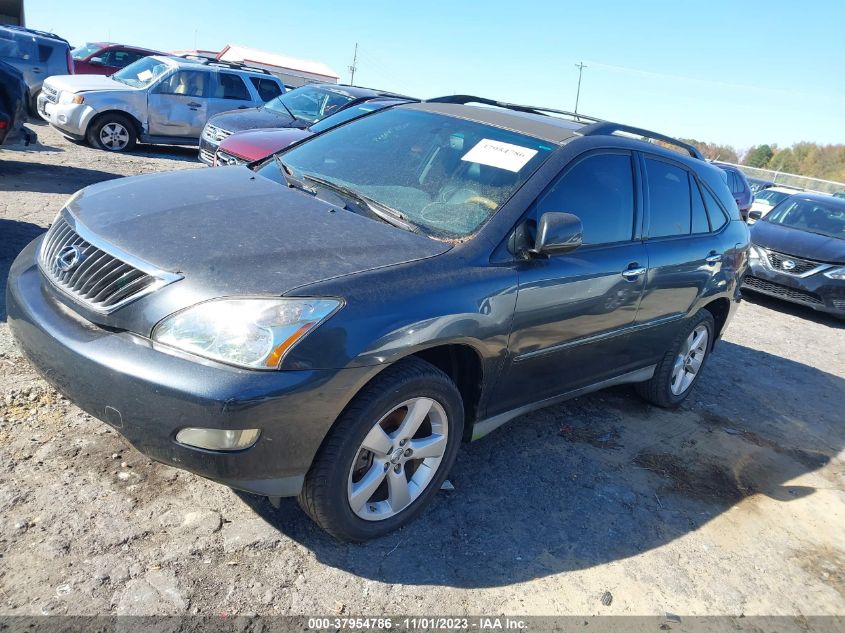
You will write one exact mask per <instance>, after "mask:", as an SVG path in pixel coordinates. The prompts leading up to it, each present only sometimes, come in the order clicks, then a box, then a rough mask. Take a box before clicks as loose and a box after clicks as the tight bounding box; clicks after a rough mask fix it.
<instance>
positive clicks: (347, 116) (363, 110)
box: [308, 101, 391, 134]
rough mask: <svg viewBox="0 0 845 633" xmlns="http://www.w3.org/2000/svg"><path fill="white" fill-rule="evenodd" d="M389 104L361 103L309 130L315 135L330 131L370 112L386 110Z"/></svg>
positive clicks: (328, 117)
mask: <svg viewBox="0 0 845 633" xmlns="http://www.w3.org/2000/svg"><path fill="white" fill-rule="evenodd" d="M388 105H391V104H390V103H389V102H388V103H384V102H382V103H370V102H368V101H365V102H364V103H360V104H358V105H354V106H350V107H348V108H346V109H345V110H341V111H340V112H336V113H335V114H333V115H331V116H327V117H326V118H325V119H323V120H322V121H320V122H319V123H315V124H314V125H312V126H311V127H310V128H308V129H309V130H311V131H312V132H314V133H315V134H316V133H318V132H322V131H323V130H328V129H329V128H331V127H335V126H337V125H340V124H341V123H345V122H346V121H350V120H352V119H356V118H358V117H359V116H364V115H365V114H367V113H369V112H374V111H375V110H380V109H381V108H385V107H387V106H388Z"/></svg>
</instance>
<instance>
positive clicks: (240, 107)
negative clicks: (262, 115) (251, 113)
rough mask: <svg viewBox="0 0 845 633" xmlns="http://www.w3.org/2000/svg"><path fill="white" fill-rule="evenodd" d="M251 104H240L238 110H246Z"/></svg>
mask: <svg viewBox="0 0 845 633" xmlns="http://www.w3.org/2000/svg"><path fill="white" fill-rule="evenodd" d="M248 108H249V106H238V110H246V109H248Z"/></svg>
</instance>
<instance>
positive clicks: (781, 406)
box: [241, 342, 845, 588]
mask: <svg viewBox="0 0 845 633" xmlns="http://www.w3.org/2000/svg"><path fill="white" fill-rule="evenodd" d="M749 364H753V366H754V367H755V368H756V371H754V372H746V368H747V367H748V365H749ZM740 374H743V375H740ZM775 384H776V385H778V387H777V389H773V388H772V385H775ZM725 394H732V397H730V398H726V397H725ZM809 401H812V402H813V407H812V410H810V409H808V408H806V407H802V403H805V402H809ZM842 402H845V380H843V379H842V378H839V377H837V376H834V375H831V374H828V373H825V372H822V371H820V370H818V369H815V368H813V367H810V366H807V365H804V364H801V363H797V362H794V361H791V360H787V359H784V358H780V357H777V356H774V355H771V354H768V353H765V352H761V351H757V350H753V349H750V348H747V347H744V346H742V345H736V344H734V343H728V342H722V343H720V344H719V347H718V348H717V350H716V353H715V354H714V356H713V357H711V361H710V364H709V366H708V369H707V371H706V373H705V374H704V375H703V376H702V379H701V380H700V381H699V384H698V385H697V387H696V391H695V392H694V394H693V395H692V396H691V398H690V400H689V401H687V403H685V405H684V407H683V408H681V409H679V410H676V411H665V410H661V409H658V408H655V407H652V406H649V405H647V404H645V403H643V402H642V401H641V400H639V399H638V398H637V397H636V396H635V394H634V393H633V390H632V389H631V388H630V387H619V388H615V389H611V390H608V391H605V392H600V393H596V394H592V395H590V396H585V397H582V398H578V399H576V400H572V401H569V402H567V403H564V404H562V405H559V406H555V407H550V408H547V409H544V410H541V411H537V412H535V413H533V414H530V415H525V416H523V417H521V418H518V419H517V420H514V421H513V422H511V423H510V424H509V425H507V426H505V427H503V428H502V429H500V430H498V431H495V432H494V433H492V434H491V435H490V436H488V437H487V438H485V439H482V440H481V441H478V442H475V443H473V444H470V445H467V446H465V447H464V448H463V449H462V450H461V451H460V453H459V455H458V461H457V463H456V465H455V467H454V468H453V470H452V473H451V475H450V480H451V482H452V483H453V484H454V488H455V490H454V491H452V492H445V491H444V492H441V493H440V495H439V497H438V498H437V499H436V500H435V502H434V504H433V505H432V507H430V508H429V509H427V510H426V511H425V512H424V513H423V514H422V515H421V516H420V517H419V518H418V519H417V520H416V521H415V522H413V523H412V524H411V525H409V526H407V527H406V528H404V529H402V530H400V531H399V532H396V533H394V534H391V535H389V536H387V537H385V538H383V539H380V540H376V541H373V542H370V543H365V544H344V543H338V542H337V541H335V540H334V539H332V538H331V537H329V536H328V535H326V534H325V533H324V532H322V531H321V530H320V529H319V528H318V527H317V526H316V525H315V524H313V523H312V522H311V521H310V520H309V519H308V518H307V517H306V516H305V515H304V514H303V513H302V512H301V511H300V510H299V509H298V508H297V507H296V502H295V501H294V500H284V501H283V503H282V506H281V508H279V509H274V508H273V507H272V506H271V505H270V504H269V502H267V501H266V500H265V499H262V498H259V497H255V496H251V495H248V494H241V498H242V499H243V500H244V502H245V503H246V504H248V505H249V506H250V507H251V508H252V509H254V511H255V512H256V513H257V514H258V515H260V516H261V517H263V519H264V520H265V521H267V522H268V523H269V524H271V525H272V526H274V527H275V528H277V529H278V530H280V531H281V532H283V533H284V534H286V535H287V536H289V537H290V538H292V539H294V540H295V541H297V542H298V543H300V544H302V545H303V546H305V547H307V548H309V549H310V550H311V551H313V552H314V554H315V555H316V557H317V559H318V560H319V561H321V562H322V563H324V564H327V565H330V566H332V567H336V568H338V569H341V570H344V571H346V572H349V573H352V574H356V575H358V576H363V577H366V578H368V579H373V580H379V581H381V582H385V583H402V584H410V585H425V584H437V585H445V586H455V587H465V588H480V587H493V586H503V585H510V584H512V583H515V582H522V581H527V580H532V579H535V578H538V577H544V576H548V575H551V574H557V573H560V572H563V571H570V570H578V569H585V568H589V567H593V566H596V565H600V564H603V563H607V562H609V561H615V560H620V559H624V558H628V557H631V556H635V555H637V554H639V553H641V552H644V551H647V550H652V549H655V548H659V547H660V546H662V545H665V544H667V543H669V542H671V541H673V540H675V539H677V538H679V537H682V536H684V535H686V534H688V533H691V532H693V531H695V530H697V529H698V528H700V527H701V526H702V525H704V524H705V523H707V522H709V521H710V520H712V519H714V518H716V517H718V516H720V515H721V514H722V513H724V512H725V511H727V510H728V509H730V508H734V507H736V506H741V507H746V508H747V509H748V511H756V510H755V509H754V508H753V505H754V504H755V503H756V502H757V500H758V499H759V498H760V497H769V498H771V499H776V500H778V501H779V502H782V503H789V502H790V501H792V500H794V499H798V498H801V497H804V496H807V495H812V494H813V493H814V492H815V489H814V488H812V487H809V486H798V485H790V484H789V483H788V482H790V481H791V480H793V479H795V478H796V477H799V476H801V475H805V474H807V473H810V472H812V471H817V470H818V469H820V468H822V467H823V466H825V465H826V464H827V463H828V462H829V461H830V460H831V459H832V458H833V457H834V456H835V455H836V454H837V453H838V452H839V451H840V450H842V448H843V447H845V427H843V426H842V424H841V410H840V409H839V405H840V404H841V403H842ZM826 472H827V471H826ZM822 476H824V475H823V474H817V475H814V477H819V478H820V477H822ZM811 481H812V480H811Z"/></svg>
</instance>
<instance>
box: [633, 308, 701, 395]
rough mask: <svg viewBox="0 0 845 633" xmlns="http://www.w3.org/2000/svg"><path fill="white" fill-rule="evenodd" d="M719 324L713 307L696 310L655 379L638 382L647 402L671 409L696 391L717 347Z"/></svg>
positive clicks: (671, 347) (658, 368)
mask: <svg viewBox="0 0 845 633" xmlns="http://www.w3.org/2000/svg"><path fill="white" fill-rule="evenodd" d="M715 332H716V323H715V321H714V320H713V315H712V314H711V313H710V311H709V310H706V309H704V308H702V309H701V310H699V311H698V312H696V313H695V314H694V315H693V317H692V318H691V319H690V320H689V321H688V322H687V324H686V327H684V328H682V329H681V331H680V332H679V333H678V335H677V336H676V337H675V340H674V341H673V342H672V345H671V346H670V348H669V351H667V352H666V354H665V355H664V356H663V358H662V359H661V361H660V362H659V363H658V364H657V367H656V369H655V370H654V376H653V377H652V378H651V380H647V381H645V382H641V383H637V385H636V386H635V388H636V390H637V393H638V394H639V395H640V396H641V397H642V398H643V399H644V400H646V401H647V402H650V403H651V404H654V405H657V406H658V407H663V408H666V409H671V408H674V407H677V406H678V405H679V404H681V402H683V401H684V400H685V399H686V397H687V396H688V395H689V394H690V392H691V391H692V387H693V385H695V383H696V381H697V380H698V378H699V376H701V372H702V371H704V367H705V365H706V364H707V359H708V358H709V357H710V351H711V350H712V349H713V340H714V334H715Z"/></svg>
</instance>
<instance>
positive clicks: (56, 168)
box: [0, 157, 121, 195]
mask: <svg viewBox="0 0 845 633" xmlns="http://www.w3.org/2000/svg"><path fill="white" fill-rule="evenodd" d="M120 177H121V175H120V174H113V173H109V172H106V171H102V170H100V169H85V168H83V167H71V166H68V165H49V164H44V163H33V162H28V161H25V160H6V159H5V157H3V158H2V159H0V191H21V192H24V191H26V192H36V193H66V194H68V195H70V194H72V193H74V192H76V191H78V190H79V189H82V188H83V187H87V186H88V185H93V184H94V183H97V182H102V181H103V180H112V179H114V178H120Z"/></svg>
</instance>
